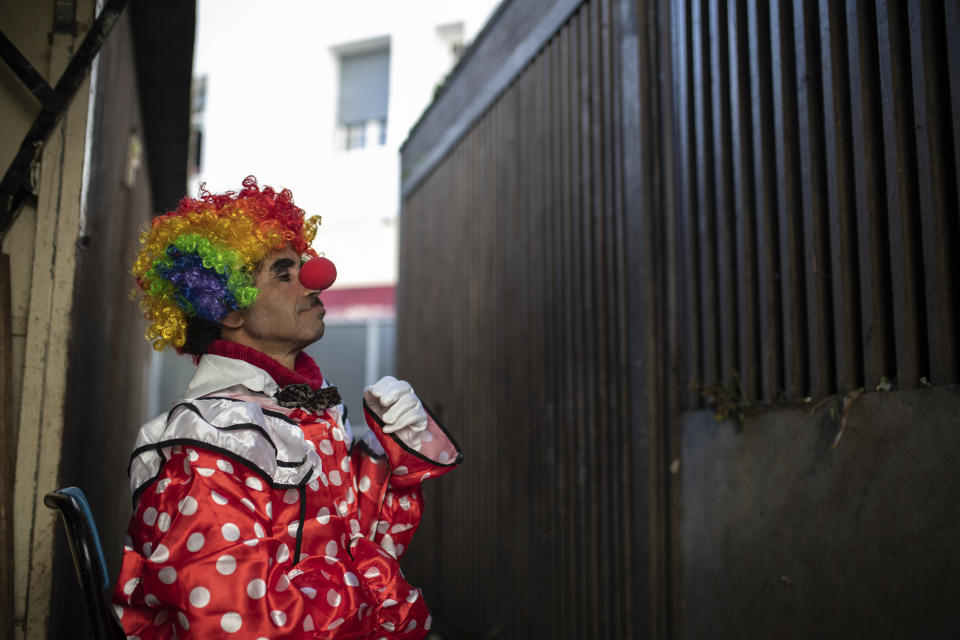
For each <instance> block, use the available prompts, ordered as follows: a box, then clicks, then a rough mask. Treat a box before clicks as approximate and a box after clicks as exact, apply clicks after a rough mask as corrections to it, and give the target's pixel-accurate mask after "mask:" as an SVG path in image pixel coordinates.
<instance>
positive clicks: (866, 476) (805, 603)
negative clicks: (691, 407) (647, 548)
mask: <svg viewBox="0 0 960 640" xmlns="http://www.w3.org/2000/svg"><path fill="white" fill-rule="evenodd" d="M840 403H841V399H840V398H834V399H832V400H831V401H830V402H826V403H824V404H822V405H820V406H818V407H816V408H815V409H814V408H811V407H809V406H800V407H794V408H777V409H770V410H764V411H763V412H762V413H759V414H757V415H753V416H750V415H748V416H747V417H746V418H745V420H744V421H743V424H742V425H740V426H738V425H735V424H734V423H732V422H722V423H717V422H715V421H714V419H713V416H712V415H711V414H710V413H708V412H703V411H700V412H691V413H687V414H685V415H684V416H683V417H682V424H681V428H682V458H681V459H680V460H679V461H678V463H675V465H674V470H676V471H677V474H676V476H675V477H677V478H678V479H679V480H680V481H681V483H680V484H681V488H680V489H679V490H678V492H677V493H676V495H677V496H678V497H679V498H680V504H678V505H677V508H678V509H679V517H680V520H679V523H680V531H679V533H678V534H676V535H675V536H674V540H675V541H676V544H677V545H678V546H677V549H678V551H679V553H680V557H679V558H678V560H679V563H678V564H677V565H676V566H677V569H676V571H675V573H674V578H675V579H676V578H679V580H680V582H679V585H680V589H679V592H678V596H679V601H678V603H677V605H678V606H679V608H680V621H679V624H680V633H679V634H677V637H682V638H691V639H693V638H738V639H750V638H757V639H760V638H784V639H789V638H946V637H953V635H954V634H955V632H956V629H957V628H958V625H960V614H958V613H957V609H956V601H957V599H958V597H960V573H958V571H957V558H958V557H960V542H958V541H960V509H957V507H956V504H957V495H958V494H960V476H958V475H957V474H956V473H955V471H954V469H953V468H954V466H955V464H956V460H957V457H958V454H960V432H958V430H957V425H958V424H960V387H957V386H951V387H938V388H933V389H921V390H912V391H893V392H887V393H867V394H864V395H862V396H860V397H859V398H858V399H856V400H854V401H853V402H852V403H850V405H849V410H848V413H847V418H846V423H845V425H844V428H843V432H842V434H840V433H839V431H840V424H841V422H842V413H838V411H839V409H840ZM835 442H836V446H835V447H833V448H831V445H833V444H834V443H835ZM677 464H679V467H677Z"/></svg>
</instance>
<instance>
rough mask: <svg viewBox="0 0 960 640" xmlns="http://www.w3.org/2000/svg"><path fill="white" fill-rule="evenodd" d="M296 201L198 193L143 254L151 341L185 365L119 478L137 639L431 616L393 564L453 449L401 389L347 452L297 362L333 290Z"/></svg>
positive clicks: (321, 634) (340, 420)
mask: <svg viewBox="0 0 960 640" xmlns="http://www.w3.org/2000/svg"><path fill="white" fill-rule="evenodd" d="M318 224H319V219H318V218H315V217H314V218H309V219H305V217H304V212H303V211H302V210H301V209H299V208H298V207H296V206H295V205H294V203H293V198H292V195H291V193H290V192H289V191H287V190H283V191H280V192H276V191H274V190H273V189H271V188H270V187H263V188H262V189H261V188H260V187H259V185H258V184H257V182H256V180H255V179H253V178H252V177H250V178H247V179H246V180H244V182H243V188H242V189H241V190H240V191H239V192H237V193H232V192H228V193H225V194H211V193H208V192H205V191H204V192H202V193H201V195H200V197H199V198H197V199H192V198H185V199H184V200H183V201H182V202H181V203H180V205H179V207H178V209H177V210H176V211H173V212H170V213H167V214H165V215H162V216H158V217H157V218H155V219H154V220H153V224H152V226H151V228H150V229H149V230H148V231H147V232H145V233H144V234H143V235H142V236H141V243H142V245H143V246H142V250H141V252H140V254H139V256H138V257H137V260H136V262H135V264H134V266H133V274H134V275H135V276H136V278H137V283H138V285H139V287H140V289H141V292H142V300H141V304H142V307H143V310H144V312H145V315H146V318H147V320H148V321H149V322H150V325H149V328H148V329H147V338H148V339H150V340H151V341H152V342H153V346H154V348H156V349H158V350H159V349H163V348H166V347H169V346H172V347H174V348H175V349H177V350H178V351H180V352H182V353H187V354H191V355H193V357H194V360H195V362H197V370H196V374H195V375H194V377H193V379H192V380H191V382H190V385H189V386H188V388H187V390H186V392H185V393H184V395H183V398H182V399H181V400H180V401H179V402H178V403H177V404H176V405H175V406H174V407H173V408H172V409H171V410H170V411H169V412H168V413H166V414H164V415H162V416H158V417H157V418H155V419H153V420H151V421H149V422H147V423H146V424H145V425H144V426H143V427H142V429H141V430H140V433H139V435H138V438H137V442H136V446H135V449H134V452H133V456H132V459H131V462H130V469H129V473H130V486H131V490H132V492H133V499H134V514H133V516H132V518H131V521H130V527H129V530H128V539H127V544H126V545H125V547H124V554H123V564H122V568H121V571H120V576H119V578H118V580H117V585H116V590H115V592H114V603H115V610H116V612H117V615H118V617H119V618H120V622H121V624H122V625H123V627H124V629H125V631H126V633H127V634H128V637H131V636H136V637H138V638H141V639H142V640H147V639H148V638H216V637H231V638H250V639H258V638H273V639H277V638H297V639H300V638H303V639H306V638H337V639H347V638H370V639H378V638H389V639H393V638H403V639H406V638H422V637H423V636H425V635H426V634H427V631H428V630H429V628H430V614H429V611H428V609H427V606H426V604H425V603H424V599H423V597H422V595H421V593H420V591H419V590H418V589H416V588H414V587H412V586H410V585H409V584H408V583H407V582H406V581H405V580H404V578H403V575H402V574H401V572H400V567H399V565H398V564H397V559H398V558H399V557H400V556H401V555H402V554H403V552H404V550H405V549H406V548H407V546H408V545H409V544H410V540H411V537H412V536H413V533H414V531H415V530H416V528H417V525H418V522H419V519H420V515H421V513H422V509H423V500H422V494H421V489H420V483H421V482H422V481H423V480H425V479H426V478H428V477H436V476H439V475H442V474H444V473H446V472H447V471H450V470H451V469H452V468H453V467H454V466H455V465H456V464H458V463H459V461H460V451H459V449H458V447H457V445H456V443H455V442H454V441H453V439H452V438H451V437H450V436H449V435H448V434H447V433H446V431H445V430H444V428H443V427H442V426H441V425H440V424H439V423H438V422H437V421H436V420H435V419H434V418H433V417H432V416H431V415H430V414H429V413H427V412H426V410H425V409H424V408H423V406H422V404H421V402H420V401H419V399H418V398H417V396H416V395H415V394H414V392H413V389H412V388H411V387H410V385H409V384H407V383H406V382H403V381H399V380H396V379H394V378H391V377H387V378H384V379H382V380H380V381H379V382H377V383H376V384H374V385H373V386H371V387H368V388H367V389H366V390H365V391H364V413H365V418H366V421H367V424H368V425H369V426H370V432H369V433H368V434H367V435H366V436H365V437H364V438H363V440H362V441H354V439H353V436H352V434H351V431H350V425H349V423H348V422H347V420H346V416H345V415H344V405H343V404H342V403H341V401H340V396H339V393H338V392H337V390H336V388H335V387H333V386H330V385H329V384H328V382H327V381H326V380H325V379H324V377H323V375H322V374H321V372H320V369H319V368H318V367H317V365H316V363H314V361H313V360H312V359H311V358H310V357H309V356H308V355H307V354H306V353H304V352H303V348H304V347H306V346H307V345H309V344H311V343H313V342H315V341H316V340H318V339H320V337H321V336H322V335H323V329H324V323H323V316H324V308H323V304H322V302H321V300H320V297H319V294H320V292H321V290H322V289H323V288H325V287H328V286H329V285H330V284H331V283H332V281H333V278H334V277H335V270H334V269H333V265H332V264H331V263H329V261H325V259H324V258H319V257H317V254H316V252H315V251H314V250H313V249H312V248H311V247H310V243H311V242H312V240H313V237H314V235H315V233H316V229H317V225H318Z"/></svg>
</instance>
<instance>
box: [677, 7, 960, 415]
mask: <svg viewBox="0 0 960 640" xmlns="http://www.w3.org/2000/svg"><path fill="white" fill-rule="evenodd" d="M672 10H673V36H674V40H675V70H676V72H675V74H674V81H675V85H674V91H675V104H676V114H677V123H676V141H675V143H676V149H677V166H676V174H675V175H676V180H677V182H676V189H677V192H678V194H679V196H680V206H679V212H678V213H679V216H678V220H677V221H676V223H677V224H678V227H679V229H680V233H679V237H680V238H681V243H682V246H681V247H680V250H681V251H682V253H683V255H684V258H685V259H684V261H683V262H682V263H681V264H679V265H678V268H679V270H680V271H681V273H683V274H684V275H685V276H686V279H687V282H688V283H689V286H688V287H687V289H686V297H685V305H686V307H687V309H689V310H690V313H688V314H684V315H685V316H686V317H688V318H689V323H688V325H687V327H686V335H687V337H688V338H687V341H686V344H688V345H689V349H688V350H687V351H686V355H687V358H686V359H685V361H686V362H687V363H688V367H689V372H690V380H691V381H693V382H694V385H695V386H697V387H703V386H707V387H709V386H710V385H716V384H722V385H729V384H731V382H733V379H732V378H733V374H734V372H736V373H737V374H738V375H739V378H740V381H741V383H742V395H743V398H744V399H746V400H760V399H766V400H775V399H779V398H787V399H799V398H803V397H805V396H813V397H823V396H825V395H828V394H831V393H834V392H836V391H849V390H852V389H855V388H857V387H864V386H865V387H867V388H868V389H873V388H874V387H877V386H878V385H881V384H886V383H887V382H889V383H896V384H897V385H899V386H900V387H901V388H914V387H917V386H919V385H921V384H924V383H933V384H942V383H949V382H955V381H956V380H957V379H958V365H960V354H958V352H957V344H958V332H960V323H958V319H960V318H958V308H957V304H958V299H957V296H956V292H955V284H954V282H955V280H956V274H957V273H958V271H957V266H958V263H957V259H956V248H957V240H958V215H957V214H958V209H957V190H956V185H957V163H956V154H957V150H958V139H957V130H956V127H955V123H956V121H957V117H956V116H957V107H956V96H957V92H958V91H960V83H958V79H960V77H958V73H960V69H958V67H960V58H958V51H960V42H958V41H957V38H956V36H955V35H953V36H952V38H953V41H949V39H948V34H955V33H956V32H957V31H956V29H958V28H960V23H958V15H957V14H958V10H957V3H956V2H951V3H946V4H944V3H939V2H911V3H907V2H889V3H887V2H873V1H851V2H846V3H841V2H829V1H827V0H823V1H822V2H819V3H818V2H786V1H780V2H770V3H768V2H763V1H757V2H753V1H751V2H731V3H723V2H695V3H677V4H676V5H675V6H674V7H672Z"/></svg>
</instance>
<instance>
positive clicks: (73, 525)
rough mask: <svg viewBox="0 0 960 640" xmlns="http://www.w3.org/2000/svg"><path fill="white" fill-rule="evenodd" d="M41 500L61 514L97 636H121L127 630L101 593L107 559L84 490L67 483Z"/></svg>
mask: <svg viewBox="0 0 960 640" xmlns="http://www.w3.org/2000/svg"><path fill="white" fill-rule="evenodd" d="M43 503H44V504H45V505H47V506H48V507H50V508H51V509H56V510H57V511H59V512H60V515H61V516H62V517H63V526H64V528H65V530H66V533H67V542H68V543H69V545H70V555H71V556H72V557H73V566H74V569H76V572H77V580H78V581H79V582H80V589H81V591H83V597H84V600H85V601H86V606H87V614H88V615H89V616H90V624H91V626H92V627H93V632H94V637H95V638H97V640H123V639H125V638H126V634H125V633H124V632H123V628H122V627H121V626H120V622H119V621H118V620H117V616H116V614H115V613H114V611H113V607H112V606H110V602H109V601H108V600H107V597H106V596H105V594H104V589H106V588H107V587H108V586H110V579H109V578H108V574H107V562H106V560H104V557H103V547H102V546H101V545H100V534H99V533H98V532H97V524H96V523H95V522H94V520H93V513H91V511H90V505H89V504H88V503H87V498H86V496H84V495H83V491H81V490H80V489H78V488H77V487H66V488H64V489H59V490H57V491H52V492H50V493H48V494H47V495H46V496H44V497H43Z"/></svg>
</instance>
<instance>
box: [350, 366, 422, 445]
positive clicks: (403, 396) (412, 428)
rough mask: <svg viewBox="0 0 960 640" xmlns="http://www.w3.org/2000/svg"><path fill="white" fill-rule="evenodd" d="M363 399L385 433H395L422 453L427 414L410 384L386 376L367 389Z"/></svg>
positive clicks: (364, 391)
mask: <svg viewBox="0 0 960 640" xmlns="http://www.w3.org/2000/svg"><path fill="white" fill-rule="evenodd" d="M363 398H364V400H366V402H367V405H368V406H369V407H370V408H371V410H373V411H374V412H375V413H377V415H378V416H379V417H380V419H381V420H383V432H384V433H392V434H396V436H397V437H398V438H400V440H402V441H403V443H404V444H405V445H407V446H408V447H410V448H411V449H413V450H414V451H419V450H420V444H421V441H420V439H421V435H422V433H423V431H424V430H425V429H426V428H427V412H426V411H424V409H423V404H422V403H421V402H420V399H419V398H417V396H416V394H415V393H414V392H413V387H411V386H410V384H409V383H408V382H406V381H404V380H397V379H396V378H394V377H393V376H385V377H383V378H381V379H380V380H378V381H377V382H376V383H374V384H372V385H371V386H369V387H367V388H366V389H364V390H363Z"/></svg>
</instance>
